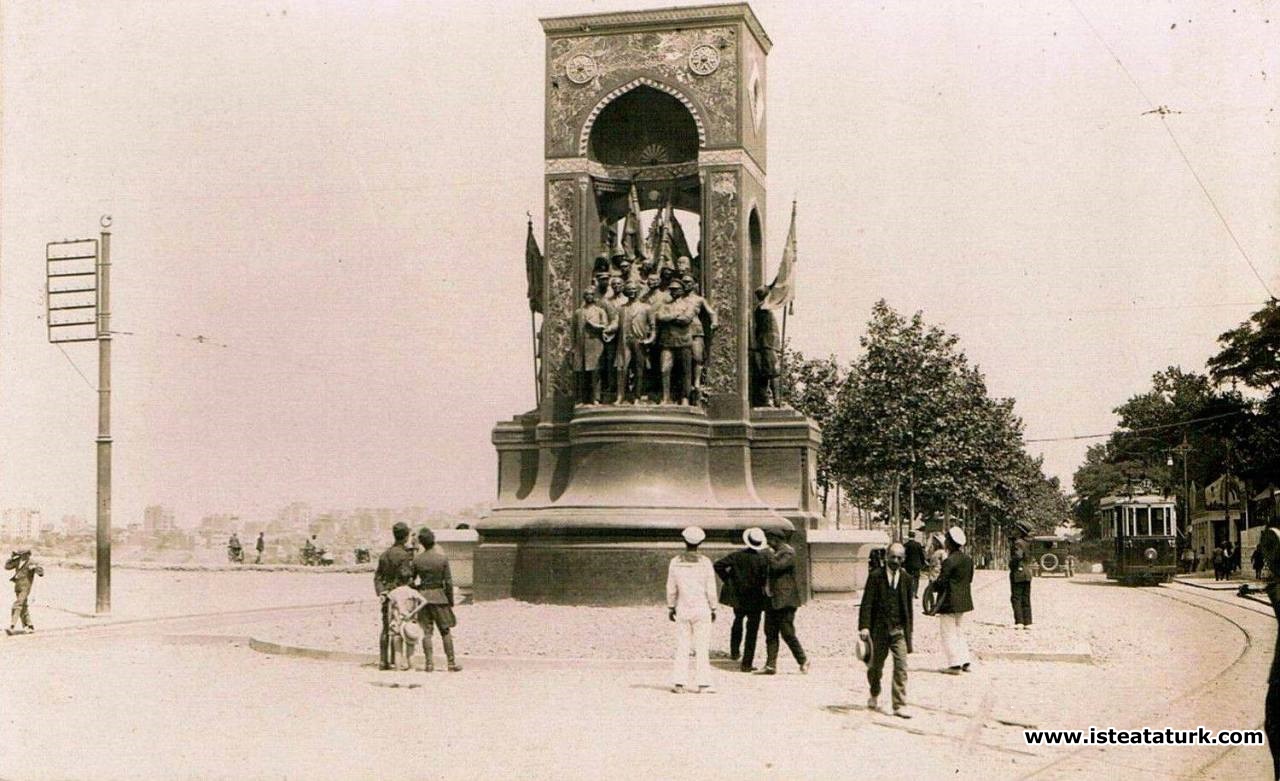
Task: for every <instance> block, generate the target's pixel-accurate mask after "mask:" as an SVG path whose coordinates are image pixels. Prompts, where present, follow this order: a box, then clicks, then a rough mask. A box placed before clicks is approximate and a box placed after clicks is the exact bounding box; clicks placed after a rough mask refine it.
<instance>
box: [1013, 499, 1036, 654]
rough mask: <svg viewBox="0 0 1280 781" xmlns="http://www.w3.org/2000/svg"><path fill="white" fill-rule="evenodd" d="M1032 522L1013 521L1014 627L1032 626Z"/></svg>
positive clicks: (1026, 627) (1027, 627) (1025, 627)
mask: <svg viewBox="0 0 1280 781" xmlns="http://www.w3.org/2000/svg"><path fill="white" fill-rule="evenodd" d="M1031 531H1032V527H1031V524H1030V523H1028V522H1027V521H1024V520H1017V521H1014V522H1013V532H1012V534H1010V536H1011V537H1012V538H1013V541H1012V542H1010V543H1009V602H1010V603H1011V604H1012V605H1013V628H1014V629H1030V628H1031V545H1030V544H1029V543H1028V542H1027V538H1028V537H1030V536H1031Z"/></svg>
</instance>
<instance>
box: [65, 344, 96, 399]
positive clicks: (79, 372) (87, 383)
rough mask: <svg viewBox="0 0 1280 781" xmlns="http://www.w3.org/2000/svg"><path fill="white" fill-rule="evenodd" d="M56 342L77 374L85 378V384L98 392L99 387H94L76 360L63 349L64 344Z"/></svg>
mask: <svg viewBox="0 0 1280 781" xmlns="http://www.w3.org/2000/svg"><path fill="white" fill-rule="evenodd" d="M54 344H55V345H56V346H57V348H58V352H60V353H62V357H63V358H66V359H67V363H69V364H71V368H73V369H75V370H76V374H79V375H80V379H82V380H84V384H85V385H87V386H88V388H89V390H91V391H93V392H95V393H96V392H97V391H98V389H97V388H96V387H94V385H93V383H91V382H89V378H88V377H86V376H84V372H82V371H80V367H79V366H76V362H75V361H73V360H71V356H70V355H69V354H68V353H67V351H66V350H64V349H62V345H60V344H58V343H57V342H54Z"/></svg>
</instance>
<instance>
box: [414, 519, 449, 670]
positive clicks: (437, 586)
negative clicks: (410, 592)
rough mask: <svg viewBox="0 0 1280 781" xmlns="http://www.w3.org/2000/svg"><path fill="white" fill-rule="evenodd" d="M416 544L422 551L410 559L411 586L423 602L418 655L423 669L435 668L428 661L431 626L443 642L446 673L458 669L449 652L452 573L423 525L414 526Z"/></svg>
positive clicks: (430, 532)
mask: <svg viewBox="0 0 1280 781" xmlns="http://www.w3.org/2000/svg"><path fill="white" fill-rule="evenodd" d="M418 545H419V546H421V548H422V552H421V553H419V554H418V555H417V556H415V557H414V558H413V565H412V568H411V569H412V572H413V584H412V585H413V587H414V588H416V589H417V590H418V593H419V594H421V595H422V599H423V600H424V601H425V602H426V605H425V606H424V607H423V608H422V609H421V610H419V611H418V624H419V625H420V626H421V627H422V655H423V656H424V657H426V662H427V664H426V667H425V668H424V670H425V672H431V671H433V670H434V669H435V667H434V666H433V664H432V660H431V654H432V648H431V646H432V641H431V627H433V626H434V627H435V628H436V629H439V630H440V642H441V643H443V644H444V655H445V659H446V660H447V661H448V664H449V672H451V673H456V672H460V671H461V670H462V668H461V667H460V666H458V658H457V657H456V656H455V655H454V652H453V633H452V632H451V631H450V630H452V629H453V628H454V627H455V626H457V625H458V619H457V617H456V616H455V615H454V614H453V573H452V572H451V571H450V570H449V559H448V558H446V557H445V555H444V554H443V553H441V552H440V549H439V548H437V547H436V535H435V533H434V532H432V531H431V530H430V529H428V528H426V527H425V526H424V527H422V528H421V529H418Z"/></svg>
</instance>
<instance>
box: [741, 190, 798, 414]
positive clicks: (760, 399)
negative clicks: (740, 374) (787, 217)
mask: <svg viewBox="0 0 1280 781" xmlns="http://www.w3.org/2000/svg"><path fill="white" fill-rule="evenodd" d="M795 268H796V202H795V201H792V202H791V228H790V230H789V231H787V246H786V248H785V249H784V250H783V252H782V262H781V263H780V264H778V274H777V276H775V277H774V278H773V282H772V284H770V285H768V286H767V287H766V286H761V287H760V288H758V289H757V290H756V307H755V311H754V313H753V318H752V328H751V334H750V336H751V396H752V401H751V403H752V405H753V406H769V407H780V406H782V394H781V385H782V383H781V381H780V379H779V378H780V377H781V375H782V354H783V350H784V349H785V348H786V342H787V314H788V313H789V312H790V310H791V309H792V308H793V307H794V301H795V297H796V286H795ZM774 309H781V310H782V333H781V335H779V333H778V321H777V319H776V318H775V317H774V315H773V311H772V310H774Z"/></svg>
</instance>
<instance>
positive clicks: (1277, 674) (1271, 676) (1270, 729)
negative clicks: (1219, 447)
mask: <svg viewBox="0 0 1280 781" xmlns="http://www.w3.org/2000/svg"><path fill="white" fill-rule="evenodd" d="M1278 524H1280V519H1277V518H1272V519H1271V520H1270V521H1269V522H1268V523H1267V528H1265V529H1263V530H1262V537H1261V538H1260V539H1259V540H1258V549H1259V550H1261V551H1262V561H1263V564H1265V565H1266V567H1267V570H1268V572H1267V585H1266V588H1265V591H1266V594H1267V598H1268V599H1269V600H1271V610H1272V612H1274V613H1275V614H1276V620H1277V621H1280V528H1277V525H1278ZM1245 589H1246V590H1247V587H1245ZM1243 593H1244V591H1242V594H1243ZM1264 709H1265V710H1264V713H1265V714H1266V715H1265V721H1264V722H1263V729H1264V730H1265V731H1266V734H1267V748H1268V749H1270V750H1271V770H1272V773H1273V774H1274V776H1275V778H1276V779H1280V638H1278V639H1277V641H1276V643H1275V651H1273V652H1272V654H1271V671H1270V672H1269V673H1268V674H1267V698H1266V701H1265V705H1264Z"/></svg>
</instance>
